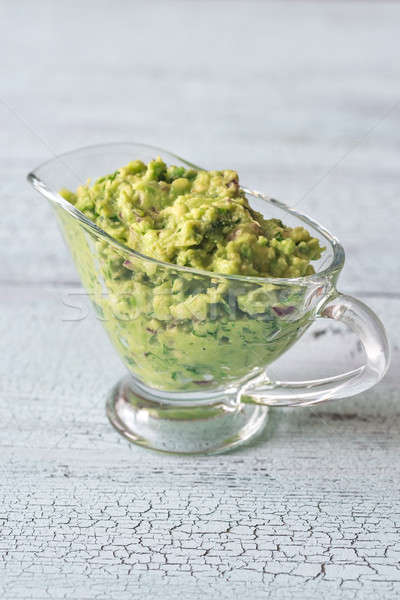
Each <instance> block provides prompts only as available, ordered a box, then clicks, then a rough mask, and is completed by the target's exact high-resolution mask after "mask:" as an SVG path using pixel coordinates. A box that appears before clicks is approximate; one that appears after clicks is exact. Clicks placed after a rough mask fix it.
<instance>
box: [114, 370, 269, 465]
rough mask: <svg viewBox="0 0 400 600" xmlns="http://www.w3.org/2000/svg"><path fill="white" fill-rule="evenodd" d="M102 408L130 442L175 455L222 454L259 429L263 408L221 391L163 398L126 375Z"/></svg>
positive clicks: (262, 422)
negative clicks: (199, 396)
mask: <svg viewBox="0 0 400 600" xmlns="http://www.w3.org/2000/svg"><path fill="white" fill-rule="evenodd" d="M106 410H107V416H108V418H109V420H110V421H111V424H112V425H113V426H114V427H115V428H116V429H117V431H119V433H121V434H122V435H123V436H124V437H126V438H127V439H128V440H129V441H131V442H133V443H135V444H139V445H141V446H145V447H146V448H152V449H153V450H159V451H161V452H170V453H174V454H210V453H217V452H224V451H226V450H229V449H230V448H234V447H235V446H238V445H240V444H243V443H244V442H246V441H247V440H249V439H250V438H252V437H254V436H255V435H256V434H258V433H260V432H261V430H262V429H263V428H264V426H265V424H266V422H267V412H268V409H267V408H266V407H261V406H253V405H245V404H240V405H237V404H235V403H234V402H233V398H232V401H231V402H229V398H228V397H227V396H225V397H224V396H221V395H220V396H215V397H214V398H212V396H210V395H209V394H208V395H207V396H205V398H204V399H202V400H198V399H197V400H196V401H194V400H192V399H190V398H188V399H186V401H183V400H179V401H178V400H176V399H175V401H174V399H172V401H171V399H170V398H168V400H167V399H166V398H164V397H158V396H156V395H154V391H151V392H150V391H148V390H144V389H143V388H142V387H141V386H139V385H136V382H135V381H134V380H133V379H132V378H130V377H126V378H124V379H122V380H121V381H120V382H119V383H118V384H117V385H116V386H115V387H114V388H113V390H112V391H111V394H110V395H109V398H108V400H107V409H106Z"/></svg>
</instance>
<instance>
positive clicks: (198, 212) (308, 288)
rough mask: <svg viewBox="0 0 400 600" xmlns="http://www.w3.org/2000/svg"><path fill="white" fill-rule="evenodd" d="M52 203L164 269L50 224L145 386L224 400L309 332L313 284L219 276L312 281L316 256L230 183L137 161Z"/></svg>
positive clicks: (75, 226) (65, 222) (311, 245)
mask: <svg viewBox="0 0 400 600" xmlns="http://www.w3.org/2000/svg"><path fill="white" fill-rule="evenodd" d="M61 194H62V195H63V197H64V198H65V199H66V200H68V201H69V202H71V203H72V204H73V205H75V207H76V208H78V209H79V210H80V211H82V212H83V213H84V214H85V215H86V216H87V217H88V218H89V219H91V220H92V221H93V222H94V223H96V224H97V225H98V226H99V227H100V228H101V229H103V230H104V231H106V232H107V233H108V234H109V235H110V236H112V237H113V238H114V239H116V240H118V241H120V242H122V243H123V244H125V245H126V246H128V247H129V248H132V249H134V250H136V251H138V252H139V253H140V254H142V255H146V256H149V257H153V258H156V259H158V260H159V261H162V262H166V263H170V264H169V265H164V264H162V263H155V262H152V261H148V260H143V258H141V257H140V256H138V255H135V254H134V253H131V252H129V251H125V250H123V249H121V248H118V247H117V246H114V245H113V244H110V243H108V242H107V240H106V239H105V238H104V237H101V236H97V235H96V234H95V233H94V232H93V231H91V230H87V229H86V228H84V227H81V226H80V223H79V221H77V220H76V219H75V218H74V217H73V216H71V214H70V213H68V212H67V211H64V210H60V211H59V213H58V215H59V219H60V221H61V223H62V226H63V229H64V233H65V236H66V239H67V241H68V243H69V245H70V247H71V250H72V253H73V256H74V259H75V262H76V265H77V268H78V271H79V273H80V275H81V278H82V281H83V283H84V285H85V287H86V289H87V291H88V292H89V294H90V297H91V298H92V300H93V303H94V305H95V308H96V310H97V312H98V314H99V317H100V318H101V320H102V322H103V324H104V326H105V328H106V329H107V331H108V334H109V336H110V338H111V340H112V341H113V343H114V344H115V346H116V348H117V349H118V351H119V353H120V354H121V356H122V357H123V359H124V361H125V363H126V365H127V366H128V368H129V370H130V371H131V373H132V374H133V375H134V376H135V377H137V378H138V379H139V380H140V381H142V382H143V383H145V384H146V385H148V386H151V387H155V388H158V389H161V390H166V391H167V390H170V391H190V392H192V391H198V390H215V389H225V387H226V386H227V385H229V384H230V383H231V382H233V383H234V384H236V382H238V381H240V380H242V379H245V378H247V377H248V376H249V375H250V374H257V373H260V372H262V371H263V369H265V367H266V366H267V365H268V364H270V363H271V362H272V361H273V360H275V359H276V358H277V357H278V356H279V355H280V354H282V353H283V352H284V351H285V350H286V349H287V348H289V347H290V346H291V345H292V344H293V343H294V342H295V340H296V339H297V338H298V337H299V336H300V335H301V334H302V332H303V331H304V330H305V329H306V328H307V327H308V325H309V324H310V323H311V322H312V320H313V318H314V313H313V311H314V304H313V302H316V301H317V300H313V298H314V297H315V298H318V297H319V296H318V293H319V292H318V289H320V288H318V286H320V285H321V283H320V282H318V281H316V282H310V281H309V280H300V281H298V282H296V283H295V282H290V285H289V284H288V283H287V282H285V280H282V284H281V283H280V282H279V280H278V281H276V280H275V281H274V282H271V281H268V280H265V281H264V280H262V279H261V280H259V281H257V280H256V281H255V280H253V279H251V278H249V279H235V278H227V277H223V276H221V274H222V275H226V274H228V275H246V276H257V277H271V276H272V277H274V278H295V277H301V276H304V275H309V274H312V273H313V272H314V269H313V267H312V265H311V261H313V260H316V259H318V258H319V257H320V255H321V252H322V250H323V249H322V248H321V247H320V245H319V242H318V240H317V239H316V238H313V237H311V235H310V234H309V233H308V232H307V231H306V230H305V229H304V228H303V227H295V228H290V227H287V226H285V225H284V224H283V223H282V222H281V221H280V220H278V219H264V217H263V216H262V215H261V214H259V213H257V212H256V211H254V210H253V209H252V208H251V207H250V205H249V203H248V200H247V198H246V196H245V194H244V192H243V190H241V188H240V187H239V181H238V175H237V173H236V172H235V171H230V170H224V171H204V170H196V169H190V168H186V167H183V166H167V165H166V164H165V162H163V161H162V160H161V159H160V158H156V159H155V160H152V161H150V162H149V163H148V164H147V165H146V164H144V163H143V162H142V161H140V160H136V161H133V162H131V163H129V164H128V165H127V166H125V167H122V168H120V169H118V170H117V171H115V173H113V174H111V175H107V176H105V177H101V178H100V179H98V180H97V181H95V182H94V184H93V185H92V184H91V183H90V182H88V183H87V184H85V185H82V186H81V187H79V188H78V189H77V191H76V192H75V193H74V192H71V191H68V190H65V189H64V190H61ZM175 265H180V266H186V267H192V268H194V269H197V270H202V271H206V273H199V272H191V271H185V270H180V269H177V268H176V266H175ZM314 293H315V294H314Z"/></svg>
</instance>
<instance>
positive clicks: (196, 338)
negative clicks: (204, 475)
mask: <svg viewBox="0 0 400 600" xmlns="http://www.w3.org/2000/svg"><path fill="white" fill-rule="evenodd" d="M156 156H161V158H162V159H163V160H165V162H167V163H169V164H176V165H184V166H186V167H187V166H189V167H195V168H199V167H196V166H195V165H193V164H191V163H189V162H188V161H186V160H183V159H182V158H180V157H178V156H176V155H174V154H172V153H170V152H167V151H165V150H162V149H160V148H154V147H151V146H145V145H142V144H133V143H132V144H129V143H127V144H106V145H100V146H91V147H87V148H82V149H79V150H76V151H73V152H70V153H67V154H64V155H61V156H59V157H57V158H54V159H53V160H50V161H49V162H47V163H45V164H43V165H41V166H40V167H38V168H37V169H35V170H34V171H33V172H31V173H29V175H28V180H29V181H30V183H31V184H32V185H33V187H34V188H35V189H36V190H37V191H39V192H40V193H41V194H42V195H43V196H44V197H45V198H47V199H48V200H49V201H50V202H51V204H52V206H53V208H54V210H55V212H56V215H57V218H58V222H59V224H60V226H61V230H62V232H63V235H64V237H65V240H66V242H67V245H68V246H69V248H70V251H71V253H72V256H73V258H74V261H75V264H76V268H77V270H78V272H79V274H80V277H81V280H82V283H83V285H84V287H85V289H86V291H87V293H88V294H89V296H90V298H91V300H92V302H93V305H94V308H95V310H96V311H97V313H98V315H99V318H100V319H101V321H102V323H103V325H104V327H105V329H106V331H107V333H108V335H109V337H110V339H111V341H112V342H113V344H114V347H115V348H116V350H117V352H118V353H119V355H120V357H121V358H122V360H123V361H124V363H125V365H126V366H127V368H128V370H129V375H128V376H127V377H125V378H124V379H123V380H122V381H120V382H119V383H117V385H116V386H115V388H114V389H113V390H112V392H111V393H110V395H109V397H108V401H107V415H108V417H109V419H110V421H111V423H112V424H113V425H114V427H115V428H116V429H117V430H118V431H119V432H120V433H121V434H123V435H124V436H125V437H126V438H128V439H129V440H131V441H132V442H135V443H137V444H141V445H143V446H146V447H149V448H153V449H157V450H162V451H166V452H177V453H188V454H192V453H208V452H217V451H223V450H226V449H228V448H232V447H233V446H236V445H238V444H240V443H243V442H244V441H246V440H248V439H249V438H251V437H252V436H254V435H255V434H257V433H258V432H259V431H260V430H261V429H262V428H263V426H264V425H265V423H266V419H267V411H268V407H269V406H305V405H308V404H314V403H317V402H323V401H325V400H328V399H333V398H343V397H346V396H351V395H354V394H357V393H360V392H362V391H364V390H367V389H368V388H370V387H371V386H373V385H375V384H376V383H377V382H378V381H379V380H380V379H381V378H382V377H383V375H384V373H385V371H386V369H387V367H388V364H389V346H388V341H387V337H386V334H385V331H384V328H383V326H382V324H381V322H380V321H379V319H378V317H377V316H376V315H375V314H374V313H373V312H372V311H371V310H370V309H369V308H368V307H367V306H366V305H365V304H363V303H362V302H360V301H359V300H356V299H354V298H352V297H350V296H345V295H343V294H340V293H339V292H338V291H337V290H336V282H337V278H338V276H339V273H340V271H341V269H342V267H343V264H344V251H343V248H342V247H341V245H340V244H339V242H338V240H337V239H336V238H335V237H334V236H333V235H331V234H330V233H329V232H328V231H327V230H326V229H324V228H323V227H321V226H320V225H319V224H318V223H316V222H315V221H314V220H312V219H310V218H309V217H306V216H305V215H302V214H300V213H298V212H297V211H295V210H293V209H291V208H289V207H288V206H286V205H285V204H283V203H281V202H278V201H277V200H274V199H272V198H268V197H267V196H265V195H263V194H260V193H258V192H254V191H250V190H247V189H246V188H244V190H245V192H246V195H247V197H248V199H249V202H250V204H251V206H252V207H253V208H255V209H256V210H257V211H259V212H261V213H263V214H264V216H265V217H266V218H272V217H275V218H280V219H281V220H282V221H283V222H284V223H285V224H287V225H290V226H296V225H303V226H305V227H306V228H307V229H308V230H309V231H310V233H311V234H312V235H313V236H314V237H317V238H318V239H319V240H320V241H321V244H322V245H323V246H325V247H326V250H325V252H324V253H323V256H322V258H321V259H320V261H318V262H317V263H316V274H314V275H310V276H307V277H300V278H295V279H283V278H261V277H245V276H232V275H218V274H216V273H211V272H206V271H198V270H195V269H192V268H187V267H180V266H177V265H173V264H167V263H163V262H160V261H158V260H156V259H153V258H150V257H147V256H143V255H141V254H139V253H138V252H136V251H134V250H132V249H130V248H128V247H127V246H125V245H123V244H122V243H120V242H118V241H116V240H115V239H113V238H112V237H110V235H108V234H107V233H106V232H104V231H103V230H101V229H100V228H99V227H98V226H97V225H95V224H94V223H93V222H92V221H90V220H89V219H88V218H87V217H86V216H85V215H84V214H83V213H82V212H80V211H79V210H77V209H76V208H75V207H74V206H73V205H72V204H70V203H69V202H67V201H66V200H65V199H64V198H62V196H61V195H60V194H59V193H58V191H59V190H60V189H61V188H69V189H71V190H74V189H76V187H77V186H78V185H80V184H82V183H84V182H86V180H87V179H88V178H91V179H92V180H95V179H97V178H98V177H100V176H103V175H106V174H108V173H112V172H113V171H115V170H116V169H117V168H119V167H120V166H122V165H125V164H127V163H128V162H130V161H131V160H135V159H141V160H143V161H144V162H148V161H149V160H151V159H152V158H155V157H156ZM317 318H328V319H335V320H337V321H341V322H343V323H345V324H346V325H347V326H349V327H350V329H352V330H353V331H354V332H356V333H357V334H358V336H359V338H360V340H361V343H362V345H363V347H364V351H365V364H364V365H363V366H361V367H359V368H357V369H354V370H351V371H348V372H346V373H343V374H342V375H338V376H334V377H327V378H322V379H314V380H308V381H273V380H271V379H270V378H269V376H268V366H269V365H270V364H271V363H272V362H273V361H274V360H275V359H277V358H278V357H279V356H280V355H281V354H282V353H284V352H285V351H286V350H287V349H288V348H290V347H291V346H292V345H293V344H294V343H295V342H296V340H298V339H299V338H300V336H301V335H302V334H303V333H304V331H305V330H306V329H307V328H308V327H309V326H310V325H311V324H312V323H313V322H314V321H315V319H317Z"/></svg>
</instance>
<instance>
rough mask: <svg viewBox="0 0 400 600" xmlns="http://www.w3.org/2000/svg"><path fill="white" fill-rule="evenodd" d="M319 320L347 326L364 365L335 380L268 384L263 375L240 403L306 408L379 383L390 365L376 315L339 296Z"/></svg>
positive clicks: (250, 384)
mask: <svg viewBox="0 0 400 600" xmlns="http://www.w3.org/2000/svg"><path fill="white" fill-rule="evenodd" d="M317 317H318V318H324V319H334V320H335V321H340V322H342V323H344V324H345V325H347V326H348V327H349V328H350V329H351V330H352V331H354V332H355V333H356V334H357V335H358V336H359V338H360V341H361V343H362V345H363V347H364V351H365V356H366V363H365V364H364V365H362V366H361V367H359V368H357V369H354V370H352V371H347V372H346V373H343V374H341V375H336V376H334V377H326V378H323V379H311V380H308V381H271V380H269V379H268V378H267V377H266V376H265V375H261V376H260V377H257V378H255V379H252V380H250V381H248V382H247V383H246V384H245V385H244V386H243V387H242V388H241V389H240V391H239V397H238V400H239V402H242V403H245V404H259V405H263V406H306V405H308V404H316V403H317V402H323V401H325V400H329V399H333V398H345V397H347V396H353V395H355V394H359V393H360V392H363V391H365V390H367V389H369V388H370V387H372V386H373V385H375V384H376V383H378V381H380V380H381V379H382V377H383V376H384V374H385V373H386V370H387V368H388V366H389V362H390V350H389V342H388V339H387V336H386V333H385V329H384V327H383V325H382V323H381V321H380V320H379V318H378V317H377V316H376V314H375V313H374V312H373V311H372V310H371V309H370V308H369V307H368V306H366V305H365V304H364V303H363V302H360V300H356V299H355V298H352V297H351V296H345V295H342V294H338V295H337V296H336V297H335V298H333V299H330V300H329V301H328V303H326V304H325V305H323V306H322V308H321V309H320V311H319V313H318V315H317Z"/></svg>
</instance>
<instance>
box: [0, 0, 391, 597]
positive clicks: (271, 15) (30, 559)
mask: <svg viewBox="0 0 400 600" xmlns="http://www.w3.org/2000/svg"><path fill="white" fill-rule="evenodd" d="M22 5H23V7H22V8H21V6H22ZM154 7H155V8H154ZM0 12H1V15H0V16H1V18H0V29H1V36H0V47H1V49H2V55H3V56H7V61H3V64H2V65H1V66H0V72H1V75H2V79H1V81H2V92H1V95H2V97H3V98H4V100H5V101H6V102H7V104H8V105H10V106H11V107H12V108H13V109H14V111H16V112H17V113H18V114H22V115H23V116H24V118H25V120H26V121H27V122H28V123H29V125H30V127H31V129H32V130H33V131H36V132H38V133H40V135H41V136H42V138H43V139H45V140H46V143H47V145H48V147H46V146H43V144H42V143H41V142H40V141H39V140H38V138H37V137H36V136H35V135H34V133H32V131H28V130H27V128H26V126H25V125H24V124H23V123H21V121H19V120H18V118H17V117H16V116H15V112H14V113H12V112H10V111H8V110H7V109H6V107H5V106H2V107H1V108H0V125H1V128H0V130H1V133H2V135H3V137H2V139H3V140H4V142H3V144H1V145H0V154H1V161H0V173H1V175H2V177H1V178H0V186H1V195H2V199H3V201H4V203H5V206H7V207H8V208H7V211H3V213H2V219H1V220H2V223H1V227H2V229H1V240H2V246H1V247H2V258H1V271H0V285H1V294H0V385H1V392H0V475H1V476H0V532H1V533H0V598H1V599H2V600H52V599H56V600H58V599H60V600H61V599H63V600H64V599H65V600H66V599H68V600H70V599H73V600H117V599H118V600H128V599H129V600H131V599H132V598H141V599H144V600H146V599H149V600H150V599H152V600H153V599H158V598H160V599H165V600H168V599H169V598H171V599H172V598H176V597H177V596H180V597H182V598H184V599H186V598H193V599H197V598H198V599H200V598H207V597H212V598H215V599H216V600H219V599H221V600H222V599H224V600H225V599H226V600H228V599H229V600H230V599H231V598H243V597H248V598H251V599H255V600H258V599H263V600H264V599H268V598H276V599H279V600H281V599H283V600H286V599H299V600H311V599H312V600H314V599H315V598H318V599H321V600H325V599H326V600H336V599H339V598H340V599H344V600H364V599H367V600H368V599H371V600H379V599H381V598H382V599H385V600H386V599H391V598H393V599H394V598H398V597H399V595H400V567H399V564H400V536H399V528H400V498H399V475H400V473H399V471H400V469H399V450H400V448H399V431H400V409H399V383H400V375H399V373H400V368H399V367H400V361H399V343H400V339H399V327H398V322H399V310H400V287H399V284H400V279H399V277H398V257H397V256H393V240H394V239H397V237H398V231H397V230H398V214H399V213H398V210H399V209H398V197H399V187H400V179H399V173H398V158H397V154H396V144H397V145H398V131H399V111H398V109H395V108H393V107H394V106H395V103H396V102H398V97H399V92H400V90H399V87H398V81H399V72H398V71H399V64H398V61H397V62H396V61H395V60H394V58H393V57H395V56H397V55H398V50H399V38H398V31H397V29H398V27H397V23H398V20H399V17H400V6H399V5H396V3H384V2H382V3H363V2H354V3H353V2H348V3H316V2H295V3H294V2H282V3H280V2H276V3H264V2H256V1H254V2H242V1H241V0H238V1H236V2H234V3H228V2H222V1H217V2H213V3H204V2H203V3H201V2H191V1H190V2H185V3H183V2H175V1H171V0H170V1H168V2H154V3H151V6H150V3H148V5H147V3H130V4H129V6H128V4H127V3H124V2H113V3H112V4H111V3H107V2H105V1H101V0H100V1H99V2H96V9H95V14H94V13H93V11H91V10H88V11H83V9H82V3H78V2H75V0H74V1H72V2H68V3H64V4H63V5H61V4H57V7H56V5H55V4H54V3H50V1H44V0H41V1H39V2H35V3H28V2H24V3H12V2H3V3H2V4H1V8H0ZM150 22H151V35H150V34H149V31H150V30H149V28H148V24H149V23H150ZM133 24H134V25H133ZM16 31H18V35H17V36H16V35H15V32H16ZM166 32H167V33H168V36H167V37H166ZM200 49H201V50H200ZM28 65H29V68H28ZM111 80H112V82H113V86H114V88H113V92H112V94H111V93H110V94H108V93H105V92H104V90H105V85H108V83H107V82H110V81H111ZM114 139H115V140H118V139H119V140H124V139H125V140H132V139H134V140H136V141H144V142H147V143H153V144H159V145H161V146H165V147H167V148H171V149H172V150H176V151H178V152H181V153H182V154H183V155H184V156H187V157H189V158H192V159H193V160H195V162H198V163H200V164H204V165H205V166H206V167H213V166H215V165H221V166H228V167H234V168H237V169H238V170H239V171H240V173H241V174H242V179H243V181H245V182H251V183H254V187H259V188H261V189H263V190H265V191H267V192H269V193H272V194H274V195H276V196H277V197H280V198H282V199H286V200H287V201H288V202H289V203H291V204H296V205H298V206H300V207H301V208H303V209H304V210H305V211H306V212H309V213H312V214H313V215H315V216H316V217H317V218H319V219H320V220H321V222H323V223H324V224H326V225H327V226H328V227H329V228H330V229H332V230H333V231H334V232H335V233H337V234H338V236H339V237H340V238H341V239H342V241H343V243H344V245H345V247H346V250H347V255H348V257H347V264H346V267H345V270H344V272H343V276H342V279H341V285H340V289H343V290H345V291H346V292H348V293H352V294H355V295H359V296H360V297H361V298H362V299H364V300H365V301H366V302H368V303H369V304H370V305H371V306H372V307H373V308H374V309H375V310H376V311H377V312H378V314H379V315H380V316H381V317H382V318H383V320H384V322H385V325H386V327H387V329H388V331H389V334H390V336H391V340H392V349H393V362H392V367H391V369H390V371H389V373H388V375H387V377H386V379H385V381H384V382H382V383H381V384H380V385H379V386H378V387H376V388H375V389H374V390H372V391H370V392H368V393H366V394H363V395H362V396H360V397H358V398H353V399H350V400H347V401H342V402H337V403H332V404H326V405H323V406H316V407H313V408H309V409H296V410H283V409H281V410H275V411H271V416H270V420H269V423H268V425H267V428H266V431H265V432H264V433H263V435H262V437H261V438H260V439H259V440H257V441H256V442H254V443H253V444H252V445H250V446H248V447H245V448H243V449H241V450H238V451H236V452H232V453H230V454H227V455H225V456H213V457H208V458H187V457H186V458H180V457H170V456H164V455H159V454H156V453H151V452H146V451H144V450H142V449H140V448H137V447H135V446H133V445H130V444H129V443H128V442H126V441H125V440H124V439H123V438H121V437H120V436H118V435H117V434H116V433H115V431H114V430H113V429H112V428H111V427H110V425H109V424H108V422H107V420H106V417H105V414H104V402H105V397H106V394H107V392H108V390H109V389H110V388H111V386H112V385H113V384H114V383H115V381H116V380H117V379H118V377H119V376H120V375H121V374H122V373H123V368H122V367H121V365H120V363H119V360H118V358H117V357H116V356H114V354H113V351H112V349H111V348H110V346H109V344H108V342H107V340H106V339H105V337H104V334H103V332H102V330H101V326H100V324H99V323H98V322H96V320H95V318H94V316H93V315H92V314H91V313H89V316H87V318H85V319H83V320H79V321H77V320H76V313H75V312H74V311H73V310H72V309H71V308H69V306H68V304H69V303H70V301H71V300H72V303H73V304H75V303H78V304H79V305H82V307H83V309H84V310H86V308H87V304H85V302H86V301H85V298H84V297H82V296H81V288H80V287H79V283H78V281H77V277H76V274H75V271H74V269H73V266H72V264H71V261H70V259H69V256H68V254H67V251H66V249H65V248H64V246H63V244H62V241H61V239H60V236H59V234H58V232H57V229H56V226H55V222H54V219H53V217H52V214H51V212H50V210H49V209H48V207H47V206H46V205H45V204H44V203H43V202H42V201H41V199H40V198H39V197H38V196H35V195H34V194H33V193H32V192H31V191H30V189H29V188H28V186H27V185H26V183H25V181H24V177H25V173H26V172H27V171H28V170H29V169H30V168H32V167H33V166H36V164H37V163H39V162H40V161H41V160H45V159H47V158H48V157H49V156H50V155H51V152H50V150H49V148H53V149H54V150H55V151H57V152H61V151H64V150H68V149H71V148H73V147H76V146H80V145H85V144H88V143H96V142H103V141H108V140H114ZM351 149H352V151H351V152H350V154H349V150H351ZM341 157H344V158H343V160H342V161H341V162H340V160H341ZM338 161H339V164H338V165H337V166H336V167H335V169H334V171H333V172H330V173H329V174H328V175H327V176H325V177H324V174H326V172H327V170H328V171H329V168H330V167H331V165H333V164H336V163H337V162H338ZM315 183H318V185H317V187H315V188H313V186H314V184H315ZM396 211H397V212H396ZM345 215H346V216H347V218H346V219H344V216H345ZM396 215H397V216H396ZM378 247H379V252H378V251H377V248H378ZM81 303H82V304H81ZM361 360H362V353H361V352H360V347H359V344H358V343H357V340H356V339H355V338H354V336H352V335H351V334H350V333H349V332H347V331H345V330H344V329H343V328H340V327H337V326H332V325H330V324H329V323H328V322H325V321H320V322H318V323H317V324H316V325H315V326H314V327H313V329H312V330H311V331H310V332H309V333H308V334H307V336H306V337H305V338H304V339H303V340H301V341H300V343H299V345H298V347H295V348H294V349H293V350H291V351H290V352H289V353H288V355H287V356H286V357H284V358H283V359H281V360H280V361H279V362H278V363H277V364H276V365H274V367H273V370H274V375H275V376H280V375H282V377H288V376H290V377H292V378H297V377H302V376H307V377H308V376H317V375H321V374H333V373H336V372H339V371H340V370H343V369H346V368H348V367H349V366H351V365H356V364H359V363H360V361H361Z"/></svg>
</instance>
